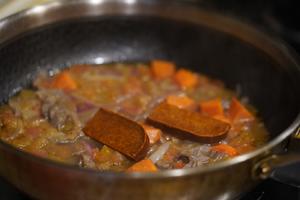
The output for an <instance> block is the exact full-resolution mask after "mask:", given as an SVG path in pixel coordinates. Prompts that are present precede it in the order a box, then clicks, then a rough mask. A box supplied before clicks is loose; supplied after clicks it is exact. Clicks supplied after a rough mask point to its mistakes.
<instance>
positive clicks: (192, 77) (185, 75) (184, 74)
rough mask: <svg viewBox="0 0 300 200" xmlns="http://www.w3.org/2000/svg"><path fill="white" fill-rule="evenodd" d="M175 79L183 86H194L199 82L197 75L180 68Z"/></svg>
mask: <svg viewBox="0 0 300 200" xmlns="http://www.w3.org/2000/svg"><path fill="white" fill-rule="evenodd" d="M174 79H175V81H176V82H177V83H178V84H179V85H180V86H181V87H182V88H190V87H194V86H196V85H197V83H198V77H197V75H196V74H194V73H192V72H191V71H188V70H185V69H179V70H178V71H177V72H176V74H175V77H174Z"/></svg>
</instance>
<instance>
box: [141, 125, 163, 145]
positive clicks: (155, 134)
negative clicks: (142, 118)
mask: <svg viewBox="0 0 300 200" xmlns="http://www.w3.org/2000/svg"><path fill="white" fill-rule="evenodd" d="M142 126H143V128H144V130H145V132H146V133H147V135H148V137H149V141H150V144H154V143H156V142H158V141H159V140H160V137H161V130H160V129H158V128H154V127H153V126H148V125H145V124H143V125H142Z"/></svg>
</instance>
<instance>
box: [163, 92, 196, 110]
mask: <svg viewBox="0 0 300 200" xmlns="http://www.w3.org/2000/svg"><path fill="white" fill-rule="evenodd" d="M166 101H167V103H168V104H170V105H173V106H177V107H178V108H182V109H188V108H190V109H192V108H193V107H194V105H195V102H194V100H193V99H191V98H189V97H187V96H175V95H170V96H168V97H167V99H166Z"/></svg>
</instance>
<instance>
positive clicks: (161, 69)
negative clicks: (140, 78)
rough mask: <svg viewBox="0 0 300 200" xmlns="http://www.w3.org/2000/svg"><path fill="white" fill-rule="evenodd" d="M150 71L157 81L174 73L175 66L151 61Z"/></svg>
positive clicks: (160, 61) (159, 61) (164, 62)
mask: <svg viewBox="0 0 300 200" xmlns="http://www.w3.org/2000/svg"><path fill="white" fill-rule="evenodd" d="M151 71H152V73H153V75H154V77H155V78H157V79H164V78H169V77H171V76H173V74H174V73H175V65H174V64H173V63H171V62H168V61H164V60H153V61H152V62H151Z"/></svg>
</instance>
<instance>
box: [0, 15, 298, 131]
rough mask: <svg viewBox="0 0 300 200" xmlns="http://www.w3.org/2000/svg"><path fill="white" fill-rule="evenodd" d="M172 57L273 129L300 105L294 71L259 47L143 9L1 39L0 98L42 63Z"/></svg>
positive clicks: (24, 82) (287, 120)
mask: <svg viewBox="0 0 300 200" xmlns="http://www.w3.org/2000/svg"><path fill="white" fill-rule="evenodd" d="M154 58H160V59H167V60H171V61H174V62H175V63H177V65H179V66H182V67H189V68H190V69H192V70H195V71H198V72H201V73H205V74H207V75H209V76H211V77H214V78H217V79H220V80H223V81H224V82H225V84H226V86H227V87H229V88H231V89H236V88H238V90H239V91H240V94H241V96H246V97H248V98H249V100H250V103H251V104H253V105H254V106H255V107H256V108H257V109H258V111H259V115H260V117H261V118H262V119H263V121H264V122H265V124H266V127H267V129H268V130H269V131H270V133H271V137H275V136H276V135H278V134H279V133H281V132H282V131H283V130H285V129H286V128H287V127H288V126H289V125H290V124H291V122H292V121H293V120H294V119H295V117H296V116H297V114H298V113H299V110H300V104H299V101H300V94H299V92H298V91H299V88H298V86H297V83H296V80H297V79H298V80H299V72H298V71H297V73H294V72H293V70H295V69H292V67H289V66H282V64H281V65H280V64H278V63H276V62H275V61H274V60H273V59H272V55H268V54H267V53H264V52H263V51H261V50H259V49H257V48H255V47H254V46H252V45H251V43H246V42H242V41H240V40H238V39H237V38H235V37H233V36H230V35H228V34H225V33H222V32H219V31H215V30H212V29H209V28H207V27H204V26H199V25H195V24H189V23H185V22H178V21H171V20H166V19H159V18H155V17H143V16H138V17H134V16H128V17H124V16H107V17H101V18H85V19H81V20H76V21H75V20H74V21H72V20H71V21H67V22H63V23H57V24H52V25H48V26H44V27H41V28H39V29H36V30H34V31H30V32H27V33H24V34H23V35H20V36H18V37H16V38H14V39H12V40H10V41H7V42H6V43H5V44H2V45H1V46H0V66H1V73H0V101H1V102H5V101H6V100H7V98H8V97H9V96H11V95H13V94H14V93H16V92H17V91H18V90H19V89H20V88H22V87H27V86H29V85H30V82H31V81H32V79H33V77H34V76H35V75H36V73H37V71H39V70H40V69H46V70H51V69H53V68H63V67H66V66H68V65H71V64H75V63H107V62H121V61H148V60H151V59H154Z"/></svg>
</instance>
